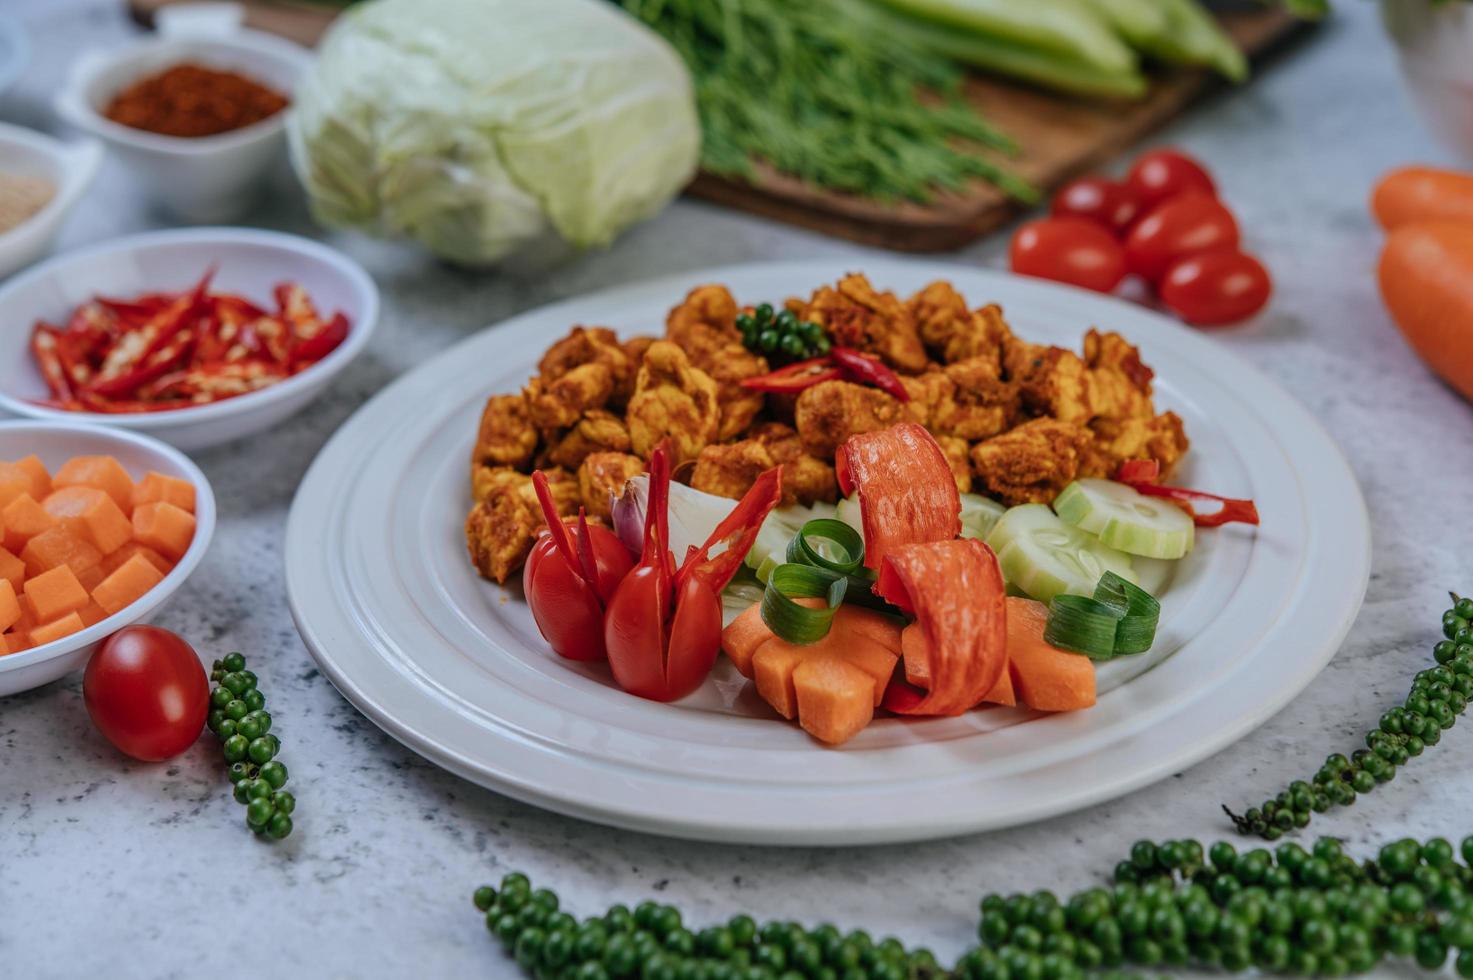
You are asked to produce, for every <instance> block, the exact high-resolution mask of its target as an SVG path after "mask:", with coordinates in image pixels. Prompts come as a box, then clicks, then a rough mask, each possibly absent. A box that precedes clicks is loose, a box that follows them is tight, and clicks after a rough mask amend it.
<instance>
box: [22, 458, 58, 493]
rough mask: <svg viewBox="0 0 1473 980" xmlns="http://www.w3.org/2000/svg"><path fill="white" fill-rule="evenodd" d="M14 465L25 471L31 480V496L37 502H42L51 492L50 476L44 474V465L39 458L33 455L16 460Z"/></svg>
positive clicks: (46, 473)
mask: <svg viewBox="0 0 1473 980" xmlns="http://www.w3.org/2000/svg"><path fill="white" fill-rule="evenodd" d="M15 465H16V466H19V467H20V468H21V469H23V470H25V471H26V473H27V475H29V476H30V478H31V491H30V493H31V496H32V497H35V498H36V499H37V500H44V499H45V497H46V495H47V494H48V493H50V492H51V474H50V473H48V472H46V464H45V463H43V462H41V457H39V456H37V455H36V454H35V453H32V454H31V455H29V456H27V457H26V458H25V459H18V460H16V461H15Z"/></svg>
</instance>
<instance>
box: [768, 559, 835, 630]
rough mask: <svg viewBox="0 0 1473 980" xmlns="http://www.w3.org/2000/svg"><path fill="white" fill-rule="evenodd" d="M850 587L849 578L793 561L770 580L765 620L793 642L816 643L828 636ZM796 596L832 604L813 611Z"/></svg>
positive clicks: (772, 628)
mask: <svg viewBox="0 0 1473 980" xmlns="http://www.w3.org/2000/svg"><path fill="white" fill-rule="evenodd" d="M848 588H849V579H848V577H847V576H845V575H842V574H840V573H838V572H832V571H829V570H828V569H826V568H815V567H814V566H812V565H799V564H796V563H793V562H789V563H788V564H786V565H779V566H777V567H776V568H774V569H773V570H772V574H771V575H769V576H768V577H767V590H766V591H765V592H763V593H762V621H763V622H764V623H766V624H767V628H768V629H770V630H772V632H773V633H775V634H777V635H778V636H780V637H782V638H783V639H784V640H787V641H788V642H789V643H816V642H818V641H819V640H821V639H823V638H824V637H825V636H827V635H828V632H829V627H830V626H831V625H833V622H834V613H835V611H837V610H838V608H839V606H840V604H841V603H843V601H844V595H845V592H846V591H847V590H848ZM794 597H800V598H820V599H823V600H825V601H826V602H827V603H828V605H827V606H825V607H821V608H818V609H809V608H808V607H807V606H800V605H799V604H798V603H796V602H794V601H793V598H794Z"/></svg>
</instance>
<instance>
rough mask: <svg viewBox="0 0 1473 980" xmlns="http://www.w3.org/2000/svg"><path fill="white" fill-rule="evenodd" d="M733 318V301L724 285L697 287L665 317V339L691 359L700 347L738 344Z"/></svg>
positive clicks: (735, 313) (734, 308)
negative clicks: (734, 342)
mask: <svg viewBox="0 0 1473 980" xmlns="http://www.w3.org/2000/svg"><path fill="white" fill-rule="evenodd" d="M736 316H737V302H736V300H735V299H734V298H733V297H732V295H731V292H730V291H729V290H728V289H727V288H726V287H725V286H721V285H716V284H711V285H706V286H697V287H696V288H695V289H692V290H691V291H690V292H689V293H686V295H685V299H684V300H682V301H681V303H680V305H679V306H677V307H675V308H674V309H672V310H671V311H670V313H669V315H668V316H666V317H665V337H666V338H667V339H668V340H670V341H672V342H674V343H677V344H679V345H680V346H681V347H683V348H685V351H686V353H688V354H691V355H692V356H694V355H695V354H696V353H697V352H698V351H699V349H700V348H701V347H703V346H707V345H710V346H714V347H722V346H725V344H727V343H729V342H731V341H736V342H738V343H740V342H741V335H740V334H739V333H738V332H737V329H736Z"/></svg>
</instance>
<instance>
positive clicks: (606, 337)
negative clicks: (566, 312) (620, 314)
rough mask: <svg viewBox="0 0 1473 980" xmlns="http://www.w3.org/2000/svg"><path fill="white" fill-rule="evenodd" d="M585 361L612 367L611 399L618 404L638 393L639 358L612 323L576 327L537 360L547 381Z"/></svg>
mask: <svg viewBox="0 0 1473 980" xmlns="http://www.w3.org/2000/svg"><path fill="white" fill-rule="evenodd" d="M584 364H602V365H604V366H605V367H607V368H608V369H609V377H610V379H611V380H612V381H613V392H612V393H611V395H610V398H609V400H610V401H611V402H612V403H613V404H614V405H616V406H622V405H623V404H624V403H625V402H627V401H628V400H629V396H630V395H632V394H633V393H634V372H635V371H637V370H638V369H639V360H638V359H637V358H635V357H632V356H630V353H629V351H628V350H626V349H625V347H624V345H622V344H620V343H619V338H618V336H616V335H615V333H614V331H612V330H610V329H609V328H608V327H574V328H573V329H572V330H571V331H570V332H569V333H568V335H567V336H566V337H564V338H562V339H561V340H559V341H557V342H556V343H554V344H553V345H552V346H551V347H549V348H548V349H547V352H546V353H545V354H543V355H542V360H540V361H538V362H537V371H538V373H539V374H540V375H541V376H542V380H543V382H544V383H551V382H553V381H556V380H557V379H558V378H561V377H562V376H563V375H565V374H567V373H568V372H569V371H571V370H573V368H576V367H581V366H582V365H584Z"/></svg>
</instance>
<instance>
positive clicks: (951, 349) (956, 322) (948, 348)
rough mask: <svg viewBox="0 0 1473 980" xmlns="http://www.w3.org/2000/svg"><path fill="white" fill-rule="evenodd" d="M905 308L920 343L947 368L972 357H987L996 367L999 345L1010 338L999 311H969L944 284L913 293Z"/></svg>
mask: <svg viewBox="0 0 1473 980" xmlns="http://www.w3.org/2000/svg"><path fill="white" fill-rule="evenodd" d="M906 307H907V309H909V311H910V314H911V316H912V317H913V318H914V319H915V322H916V327H917V329H918V330H919V332H920V336H921V341H922V343H924V344H925V345H926V348H927V349H928V350H929V351H930V352H931V353H932V354H933V355H934V356H935V357H936V358H937V359H938V360H941V361H944V362H946V363H948V364H951V363H955V362H957V361H965V360H970V359H972V358H974V357H989V358H992V359H993V360H994V361H997V362H999V363H1000V362H1001V359H1002V348H1003V343H1004V342H1005V341H1006V340H1007V338H1009V337H1011V336H1012V331H1011V330H1010V329H1009V328H1008V325H1007V321H1005V320H1004V319H1003V318H1002V308H1001V307H999V306H996V305H990V306H984V307H982V308H981V309H978V310H969V309H967V301H966V299H965V298H963V296H962V295H961V293H958V292H957V291H956V290H955V289H953V288H952V285H951V283H949V282H945V281H944V280H942V281H937V282H933V283H931V284H930V285H928V286H927V287H926V288H924V289H922V290H921V291H920V292H918V293H916V294H915V295H914V296H912V297H911V298H910V299H909V301H907V303H906Z"/></svg>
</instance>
